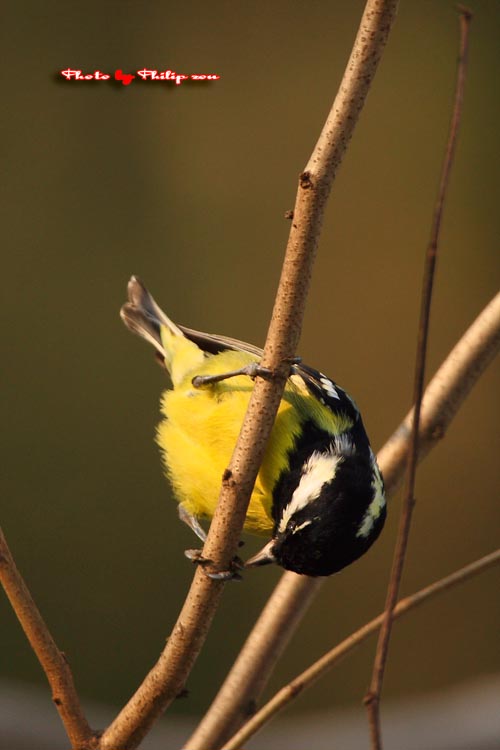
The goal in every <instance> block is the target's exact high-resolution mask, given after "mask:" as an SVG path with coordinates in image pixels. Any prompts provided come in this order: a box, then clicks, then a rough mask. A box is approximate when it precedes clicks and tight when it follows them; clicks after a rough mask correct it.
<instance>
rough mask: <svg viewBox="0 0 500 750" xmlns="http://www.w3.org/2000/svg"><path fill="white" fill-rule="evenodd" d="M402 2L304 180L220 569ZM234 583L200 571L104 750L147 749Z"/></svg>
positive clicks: (224, 515) (240, 448)
mask: <svg viewBox="0 0 500 750" xmlns="http://www.w3.org/2000/svg"><path fill="white" fill-rule="evenodd" d="M396 5H397V0H368V2H367V4H366V8H365V12H364V14H363V18H362V21H361V25H360V29H359V32H358V36H357V38H356V41H355V43H354V47H353V51H352V54H351V57H350V59H349V62H348V65H347V69H346V72H345V74H344V78H343V80H342V83H341V86H340V90H339V93H338V95H337V97H336V99H335V102H334V104H333V107H332V110H331V112H330V114H329V115H328V118H327V121H326V123H325V126H324V128H323V131H322V133H321V135H320V137H319V140H318V142H317V144H316V147H315V149H314V151H313V153H312V156H311V158H310V159H309V162H308V164H307V166H306V168H305V170H304V172H303V173H302V174H301V175H300V179H299V185H298V191H297V198H296V202H295V208H294V213H293V219H292V226H291V230H290V235H289V239H288V244H287V249H286V254H285V260H284V264H283V270H282V274H281V279H280V283H279V288H278V292H277V296H276V301H275V305H274V309H273V315H272V318H271V323H270V326H269V331H268V336H267V340H266V345H265V347H264V354H263V358H262V364H263V365H264V366H265V367H268V368H270V369H271V370H273V371H274V372H275V374H276V377H275V378H273V380H272V381H268V380H262V379H257V381H256V384H255V387H254V390H253V393H252V397H251V399H250V403H249V406H248V411H247V414H246V417H245V420H244V422H243V425H242V428H241V432H240V436H239V438H238V441H237V444H236V447H235V450H234V453H233V456H232V459H231V462H230V465H229V467H228V469H227V470H226V472H225V474H224V479H223V484H222V489H221V494H220V497H219V503H218V506H217V510H216V513H215V515H214V518H213V520H212V523H211V526H210V531H209V534H208V538H207V541H206V544H205V547H204V550H203V555H204V557H206V558H208V559H210V560H212V561H213V565H214V567H215V569H218V570H220V569H227V567H228V565H229V564H230V562H231V559H232V558H233V556H234V554H235V552H236V548H237V544H238V540H239V537H240V534H241V530H242V528H243V523H244V519H245V515H246V511H247V507H248V502H249V499H250V495H251V493H252V489H253V485H254V482H255V479H256V476H257V473H258V470H259V467H260V464H261V461H262V458H263V455H264V450H265V447H266V443H267V440H268V438H269V435H270V432H271V429H272V426H273V422H274V418H275V415H276V411H277V409H278V406H279V402H280V400H281V396H282V394H283V389H284V385H285V381H286V378H287V375H288V372H289V364H288V363H287V360H289V358H291V357H292V356H293V354H294V352H295V348H296V346H297V343H298V340H299V335H300V330H301V326H302V320H303V315H304V308H305V301H306V295H307V291H308V288H309V283H310V278H311V272H312V266H313V262H314V258H315V255H316V249H317V245H318V238H319V234H320V231H321V226H322V222H323V215H324V210H325V205H326V201H327V199H328V196H329V194H330V190H331V187H332V184H333V180H334V177H335V174H336V171H337V168H338V166H339V165H340V163H341V161H342V158H343V156H344V153H345V150H346V147H347V144H348V142H349V140H350V138H351V136H352V133H353V130H354V127H355V124H356V122H357V120H358V116H359V113H360V111H361V108H362V106H363V104H364V101H365V99H366V95H367V93H368V90H369V87H370V85H371V82H372V80H373V77H374V75H375V71H376V68H377V65H378V62H379V59H380V57H381V54H382V50H383V48H384V46H385V43H386V40H387V36H388V33H389V30H390V27H391V25H392V21H393V19H394V16H395V10H396ZM223 586H224V584H223V583H222V582H220V581H214V580H212V579H209V578H207V576H206V575H205V574H204V572H203V571H202V570H201V569H199V570H197V572H196V573H195V576H194V579H193V583H192V585H191V588H190V591H189V593H188V595H187V598H186V601H185V603H184V606H183V608H182V610H181V613H180V615H179V618H178V620H177V622H176V624H175V626H174V628H173V631H172V633H171V635H170V638H169V639H168V641H167V645H166V647H165V649H164V651H163V652H162V654H161V656H160V658H159V660H158V662H157V663H156V664H155V666H154V667H153V668H152V670H151V671H150V672H149V674H148V675H147V677H146V679H145V680H144V682H143V683H142V685H141V686H140V687H139V689H138V690H137V692H136V693H135V694H134V695H133V696H132V698H131V699H130V700H129V702H128V703H127V705H126V706H125V707H124V708H123V710H122V711H121V712H120V714H119V715H118V716H117V717H116V719H115V720H114V721H113V723H112V724H111V725H110V727H109V728H108V729H107V730H106V731H105V733H104V735H103V737H102V740H101V747H102V749H103V750H122V749H123V750H131V748H134V747H137V745H138V744H139V742H140V741H141V739H142V738H143V737H144V735H145V734H146V732H147V731H148V729H149V727H150V726H151V725H152V723H153V722H154V721H155V719H156V718H157V717H158V716H159V715H160V714H161V713H162V712H163V711H164V710H165V708H166V707H167V706H168V705H169V704H170V702H171V701H172V700H173V699H174V698H175V697H176V695H177V694H179V692H180V691H181V690H182V688H183V686H184V684H185V681H186V679H187V676H188V674H189V672H190V670H191V668H192V666H193V664H194V662H195V660H196V658H197V656H198V654H199V652H200V649H201V647H202V644H203V643H204V641H205V638H206V636H207V633H208V630H209V627H210V624H211V621H212V619H213V616H214V614H215V611H216V608H217V605H218V602H219V600H220V596H221V594H222V590H223Z"/></svg>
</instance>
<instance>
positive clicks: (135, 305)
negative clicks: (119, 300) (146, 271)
mask: <svg viewBox="0 0 500 750" xmlns="http://www.w3.org/2000/svg"><path fill="white" fill-rule="evenodd" d="M127 292H128V302H126V303H125V304H124V305H123V307H122V309H121V310H120V316H121V319H122V320H123V322H124V323H125V325H126V326H127V328H128V329H129V330H131V331H132V332H133V333H136V334H138V335H139V336H141V337H142V338H143V339H145V340H146V341H148V342H149V343H150V344H152V345H153V346H154V347H155V349H156V350H157V352H158V353H159V354H160V356H161V357H162V359H166V358H167V353H166V351H165V347H164V344H163V341H162V336H161V328H162V326H164V327H165V328H167V329H168V330H169V331H170V333H171V334H172V335H173V336H180V337H181V338H184V334H183V333H182V331H181V329H180V328H178V327H177V326H176V325H175V323H173V322H172V321H171V320H170V318H168V317H167V316H166V315H165V313H164V312H163V310H162V309H161V308H160V307H159V306H158V305H157V304H156V302H155V301H154V299H153V297H152V296H151V294H150V293H149V292H148V290H147V289H146V287H145V286H144V284H143V283H142V281H141V280H140V279H138V278H137V276H132V277H131V279H130V281H129V282H128V286H127Z"/></svg>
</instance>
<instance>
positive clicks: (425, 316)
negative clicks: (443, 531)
mask: <svg viewBox="0 0 500 750" xmlns="http://www.w3.org/2000/svg"><path fill="white" fill-rule="evenodd" d="M470 20H471V14H470V12H469V11H466V10H464V9H461V10H460V55H459V60H458V71H457V81H456V87H455V100H454V105H453V113H452V117H451V123H450V132H449V136H448V143H447V146H446V154H445V158H444V163H443V169H442V174H441V180H440V185H439V191H438V198H437V203H436V208H435V211H434V217H433V221H432V229H431V237H430V241H429V245H428V248H427V253H426V258H425V269H424V280H423V284H422V302H421V310H420V321H419V327H418V340H417V355H416V363H415V384H414V393H413V402H414V404H415V406H414V415H413V423H412V430H411V438H410V447H409V455H408V465H407V473H406V485H405V492H404V500H403V507H402V510H401V517H400V524H399V529H398V535H397V539H396V549H395V551H394V560H393V564H392V570H391V576H390V580H389V585H388V589H387V599H386V604H385V617H384V622H383V625H382V628H381V631H380V634H379V639H378V643H377V650H376V653H375V659H374V664H373V673H372V679H371V683H370V688H369V690H368V692H367V694H366V696H365V705H366V708H367V712H368V721H369V725H370V734H371V743H372V748H373V750H382V732H381V725H380V695H381V692H382V685H383V681H384V672H385V665H386V663H387V656H388V653H389V642H390V638H391V630H392V619H393V612H394V607H395V606H396V602H397V599H398V594H399V587H400V584H401V577H402V575H403V568H404V563H405V559H406V550H407V547H408V539H409V536H410V528H411V521H412V516H413V509H414V507H415V496H414V491H415V477H416V473H417V462H418V449H419V433H420V413H421V409H422V396H423V392H424V377H425V364H426V359H427V341H428V337H429V321H430V313H431V301H432V290H433V286H434V276H435V270H436V258H437V249H438V242H439V235H440V232H441V223H442V217H443V208H444V201H445V197H446V193H447V190H448V185H449V180H450V174H451V167H452V164H453V158H454V154H455V149H456V143H457V138H458V130H459V126H460V120H461V115H462V104H463V96H464V86H465V72H466V68H467V52H468V40H469V25H470Z"/></svg>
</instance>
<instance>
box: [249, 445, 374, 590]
mask: <svg viewBox="0 0 500 750" xmlns="http://www.w3.org/2000/svg"><path fill="white" fill-rule="evenodd" d="M385 516H386V506H385V499H384V491H383V482H382V477H381V475H380V472H379V470H378V467H377V464H376V462H375V458H374V457H373V454H372V453H371V451H369V452H368V451H367V452H363V453H355V452H353V453H352V455H339V454H338V453H335V452H333V451H331V450H330V451H326V452H323V453H318V452H316V453H314V454H313V455H312V456H311V457H310V458H309V459H308V461H307V463H305V464H304V465H303V466H302V468H301V474H300V477H299V478H298V482H297V483H296V486H295V489H294V491H293V493H292V494H291V497H290V495H289V501H288V502H287V503H286V505H282V506H281V508H280V512H279V515H278V516H277V519H276V525H275V531H274V534H273V539H272V540H271V541H270V542H269V544H268V545H267V546H266V547H265V548H264V549H265V553H264V550H263V553H264V554H261V556H260V558H259V555H256V556H255V558H252V560H251V561H249V562H250V564H254V565H258V564H264V563H265V562H273V561H274V562H276V563H278V565H281V566H282V567H283V568H286V569H287V570H292V571H294V572H295V573H301V574H303V575H309V576H328V575H331V574H332V573H336V572H337V571H339V570H342V568H345V567H346V565H349V564H350V563H352V562H354V560H357V559H358V557H361V555H363V554H364V553H365V552H366V551H367V550H368V549H369V548H370V547H371V545H372V544H373V542H374V541H375V540H376V539H377V537H378V536H379V534H380V532H381V530H382V527H383V525H384V521H385Z"/></svg>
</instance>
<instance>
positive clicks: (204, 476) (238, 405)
mask: <svg viewBox="0 0 500 750" xmlns="http://www.w3.org/2000/svg"><path fill="white" fill-rule="evenodd" d="M224 356H225V357H227V354H226V355H224ZM238 356H239V358H240V359H241V355H238ZM230 366H231V363H230V362H228V365H227V367H228V368H230ZM201 373H203V374H206V371H205V368H201V369H200V368H198V369H197V374H201ZM252 388H253V383H252V381H251V380H250V379H249V378H248V377H246V376H241V377H236V378H231V379H229V380H225V381H222V382H221V383H219V384H217V385H214V386H208V387H203V388H193V387H192V386H191V384H190V380H189V381H188V383H187V384H186V385H184V386H182V387H180V388H176V389H175V390H171V391H166V392H165V393H164V394H163V397H162V413H163V414H164V415H165V417H166V418H165V420H164V421H162V422H161V423H160V424H159V426H158V434H157V441H158V444H159V445H160V447H161V449H162V453H163V457H164V463H165V467H166V473H167V475H168V477H169V479H170V481H171V483H172V486H173V488H174V492H175V495H176V498H177V500H178V502H180V503H182V505H183V506H184V507H185V508H186V510H187V511H188V512H189V513H191V514H193V515H195V516H198V517H206V518H211V517H212V516H213V514H214V511H215V507H216V505H217V501H218V498H219V492H220V487H221V482H222V474H223V472H224V470H225V469H226V468H227V466H228V464H229V460H230V458H231V455H232V452H233V449H234V446H235V443H236V439H237V437H238V434H239V431H240V428H241V423H242V420H243V417H244V415H245V412H246V409H247V406H248V400H249V398H250V394H251V392H252ZM298 431H299V424H298V418H297V414H296V411H295V410H294V409H293V408H292V406H291V404H290V403H289V402H288V401H287V400H283V401H282V402H281V404H280V408H279V411H278V417H277V419H276V422H275V425H274V428H273V431H272V433H271V438H270V441H269V444H268V447H267V450H266V453H265V457H264V461H263V463H262V466H261V469H260V471H259V475H258V477H257V481H256V483H255V488H254V491H253V493H252V497H251V499H250V504H249V507H248V512H247V517H246V521H245V530H246V531H249V532H251V533H254V534H269V533H270V532H271V531H272V528H273V520H272V513H271V507H272V490H273V485H274V483H275V482H276V479H277V478H278V476H279V474H280V472H281V470H282V469H283V468H284V467H285V466H286V462H287V453H288V450H289V449H290V448H291V447H292V446H293V442H294V437H295V435H296V434H297V433H298Z"/></svg>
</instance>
